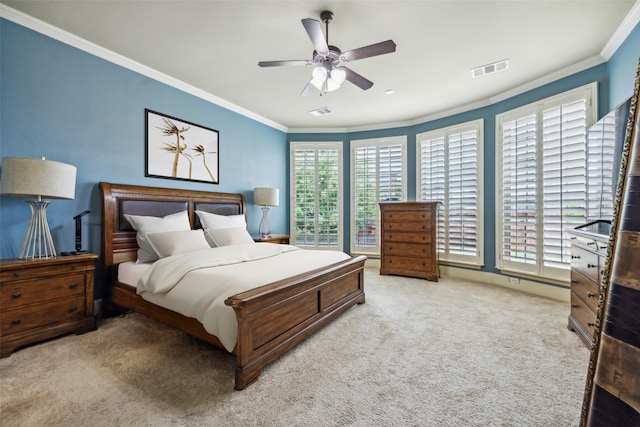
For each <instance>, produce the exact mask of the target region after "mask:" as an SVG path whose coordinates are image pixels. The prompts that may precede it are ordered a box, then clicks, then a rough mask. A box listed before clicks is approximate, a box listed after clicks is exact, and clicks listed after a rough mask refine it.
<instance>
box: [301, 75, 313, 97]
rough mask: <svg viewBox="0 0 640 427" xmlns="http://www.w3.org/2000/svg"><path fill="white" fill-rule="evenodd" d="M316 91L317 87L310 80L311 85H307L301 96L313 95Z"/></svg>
mask: <svg viewBox="0 0 640 427" xmlns="http://www.w3.org/2000/svg"><path fill="white" fill-rule="evenodd" d="M312 80H313V79H312ZM315 90H316V87H315V86H314V85H313V84H312V83H311V80H309V83H307V85H306V86H305V87H304V89H302V92H301V93H300V96H309V95H312V94H313V92H314V91H315Z"/></svg>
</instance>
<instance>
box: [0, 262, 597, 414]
mask: <svg viewBox="0 0 640 427" xmlns="http://www.w3.org/2000/svg"><path fill="white" fill-rule="evenodd" d="M365 278H366V280H365V292H366V295H367V302H366V304H363V305H358V306H356V307H354V308H352V309H350V310H349V311H348V312H347V313H345V314H344V315H342V316H341V317H340V318H338V319H337V320H336V321H335V322H333V323H331V324H330V325H328V326H327V327H325V328H323V329H322V330H321V331H319V332H318V333H316V334H315V335H313V336H312V337H311V338H310V339H308V340H306V341H305V342H304V343H302V344H301V345H299V346H298V347H296V348H294V349H293V350H292V351H290V352H289V353H288V354H286V355H285V356H284V357H282V358H281V359H279V360H278V361H276V362H275V363H273V364H272V365H270V366H269V367H268V368H267V369H265V370H264V371H263V373H262V375H261V376H260V377H259V378H258V381H257V382H255V383H254V384H252V385H250V386H249V387H248V388H247V389H245V390H243V391H234V390H233V357H232V356H231V355H229V354H227V353H225V352H223V351H221V350H218V349H216V348H213V347H211V346H209V345H207V344H204V343H202V342H199V341H197V340H195V339H192V338H190V337H188V336H186V335H184V334H183V333H181V332H179V331H176V330H174V329H171V328H169V327H165V326H163V325H161V324H159V323H157V322H155V321H152V320H150V319H148V318H145V317H143V316H140V315H137V314H130V315H127V316H124V317H117V318H111V319H101V320H100V321H99V328H98V330H97V331H94V332H90V333H87V334H84V335H77V336H76V335H71V336H66V337H62V338H59V339H56V340H52V341H49V342H46V343H42V344H39V345H34V346H31V347H27V348H24V349H22V350H19V351H17V352H15V353H14V354H13V355H12V356H11V357H8V358H4V359H1V360H0V381H1V383H0V423H1V424H2V426H4V427H9V426H62V425H65V426H205V425H207V426H209V425H216V426H367V427H369V426H455V427H460V426H544V427H547V426H554V427H555V426H576V425H578V422H579V416H580V408H581V405H582V395H583V391H584V383H585V377H586V372H587V365H588V361H589V351H588V349H587V348H586V347H585V346H584V345H583V344H582V343H581V342H580V340H579V339H578V337H577V336H576V335H575V334H574V333H572V332H569V331H568V330H567V327H566V324H567V315H568V313H569V307H568V305H567V304H566V303H561V302H557V301H553V300H548V299H544V298H539V297H535V296H530V295H527V294H524V293H519V292H515V291H511V290H509V289H504V288H500V287H495V286H492V285H485V284H481V283H473V282H464V281H459V280H454V279H448V278H443V279H442V280H441V281H440V282H437V283H434V282H428V281H424V280H421V279H411V278H401V277H392V276H379V275H378V272H377V270H375V269H370V268H368V269H367V270H366V276H365Z"/></svg>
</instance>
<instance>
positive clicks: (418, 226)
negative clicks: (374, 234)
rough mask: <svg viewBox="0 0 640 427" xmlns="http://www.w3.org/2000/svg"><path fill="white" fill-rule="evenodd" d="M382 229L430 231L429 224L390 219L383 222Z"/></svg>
mask: <svg viewBox="0 0 640 427" xmlns="http://www.w3.org/2000/svg"><path fill="white" fill-rule="evenodd" d="M382 229H383V231H415V232H418V233H420V232H422V233H431V224H427V223H424V222H412V221H402V222H400V221H392V222H383V223H382Z"/></svg>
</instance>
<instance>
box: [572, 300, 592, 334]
mask: <svg viewBox="0 0 640 427" xmlns="http://www.w3.org/2000/svg"><path fill="white" fill-rule="evenodd" d="M571 316H573V318H575V319H576V321H577V322H578V324H579V326H580V327H581V328H582V330H583V331H584V332H585V333H586V335H587V336H588V337H589V339H591V340H593V332H594V327H595V324H596V313H595V311H593V310H591V308H589V306H588V305H586V304H585V303H584V302H583V301H582V300H581V299H580V298H578V296H577V295H576V293H575V292H571Z"/></svg>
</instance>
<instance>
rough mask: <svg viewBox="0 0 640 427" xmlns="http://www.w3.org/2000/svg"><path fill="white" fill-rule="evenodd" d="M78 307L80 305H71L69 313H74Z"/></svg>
mask: <svg viewBox="0 0 640 427" xmlns="http://www.w3.org/2000/svg"><path fill="white" fill-rule="evenodd" d="M77 309H78V307H76V306H75V305H72V306H71V307H69V313H73V312H74V311H76V310H77Z"/></svg>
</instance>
